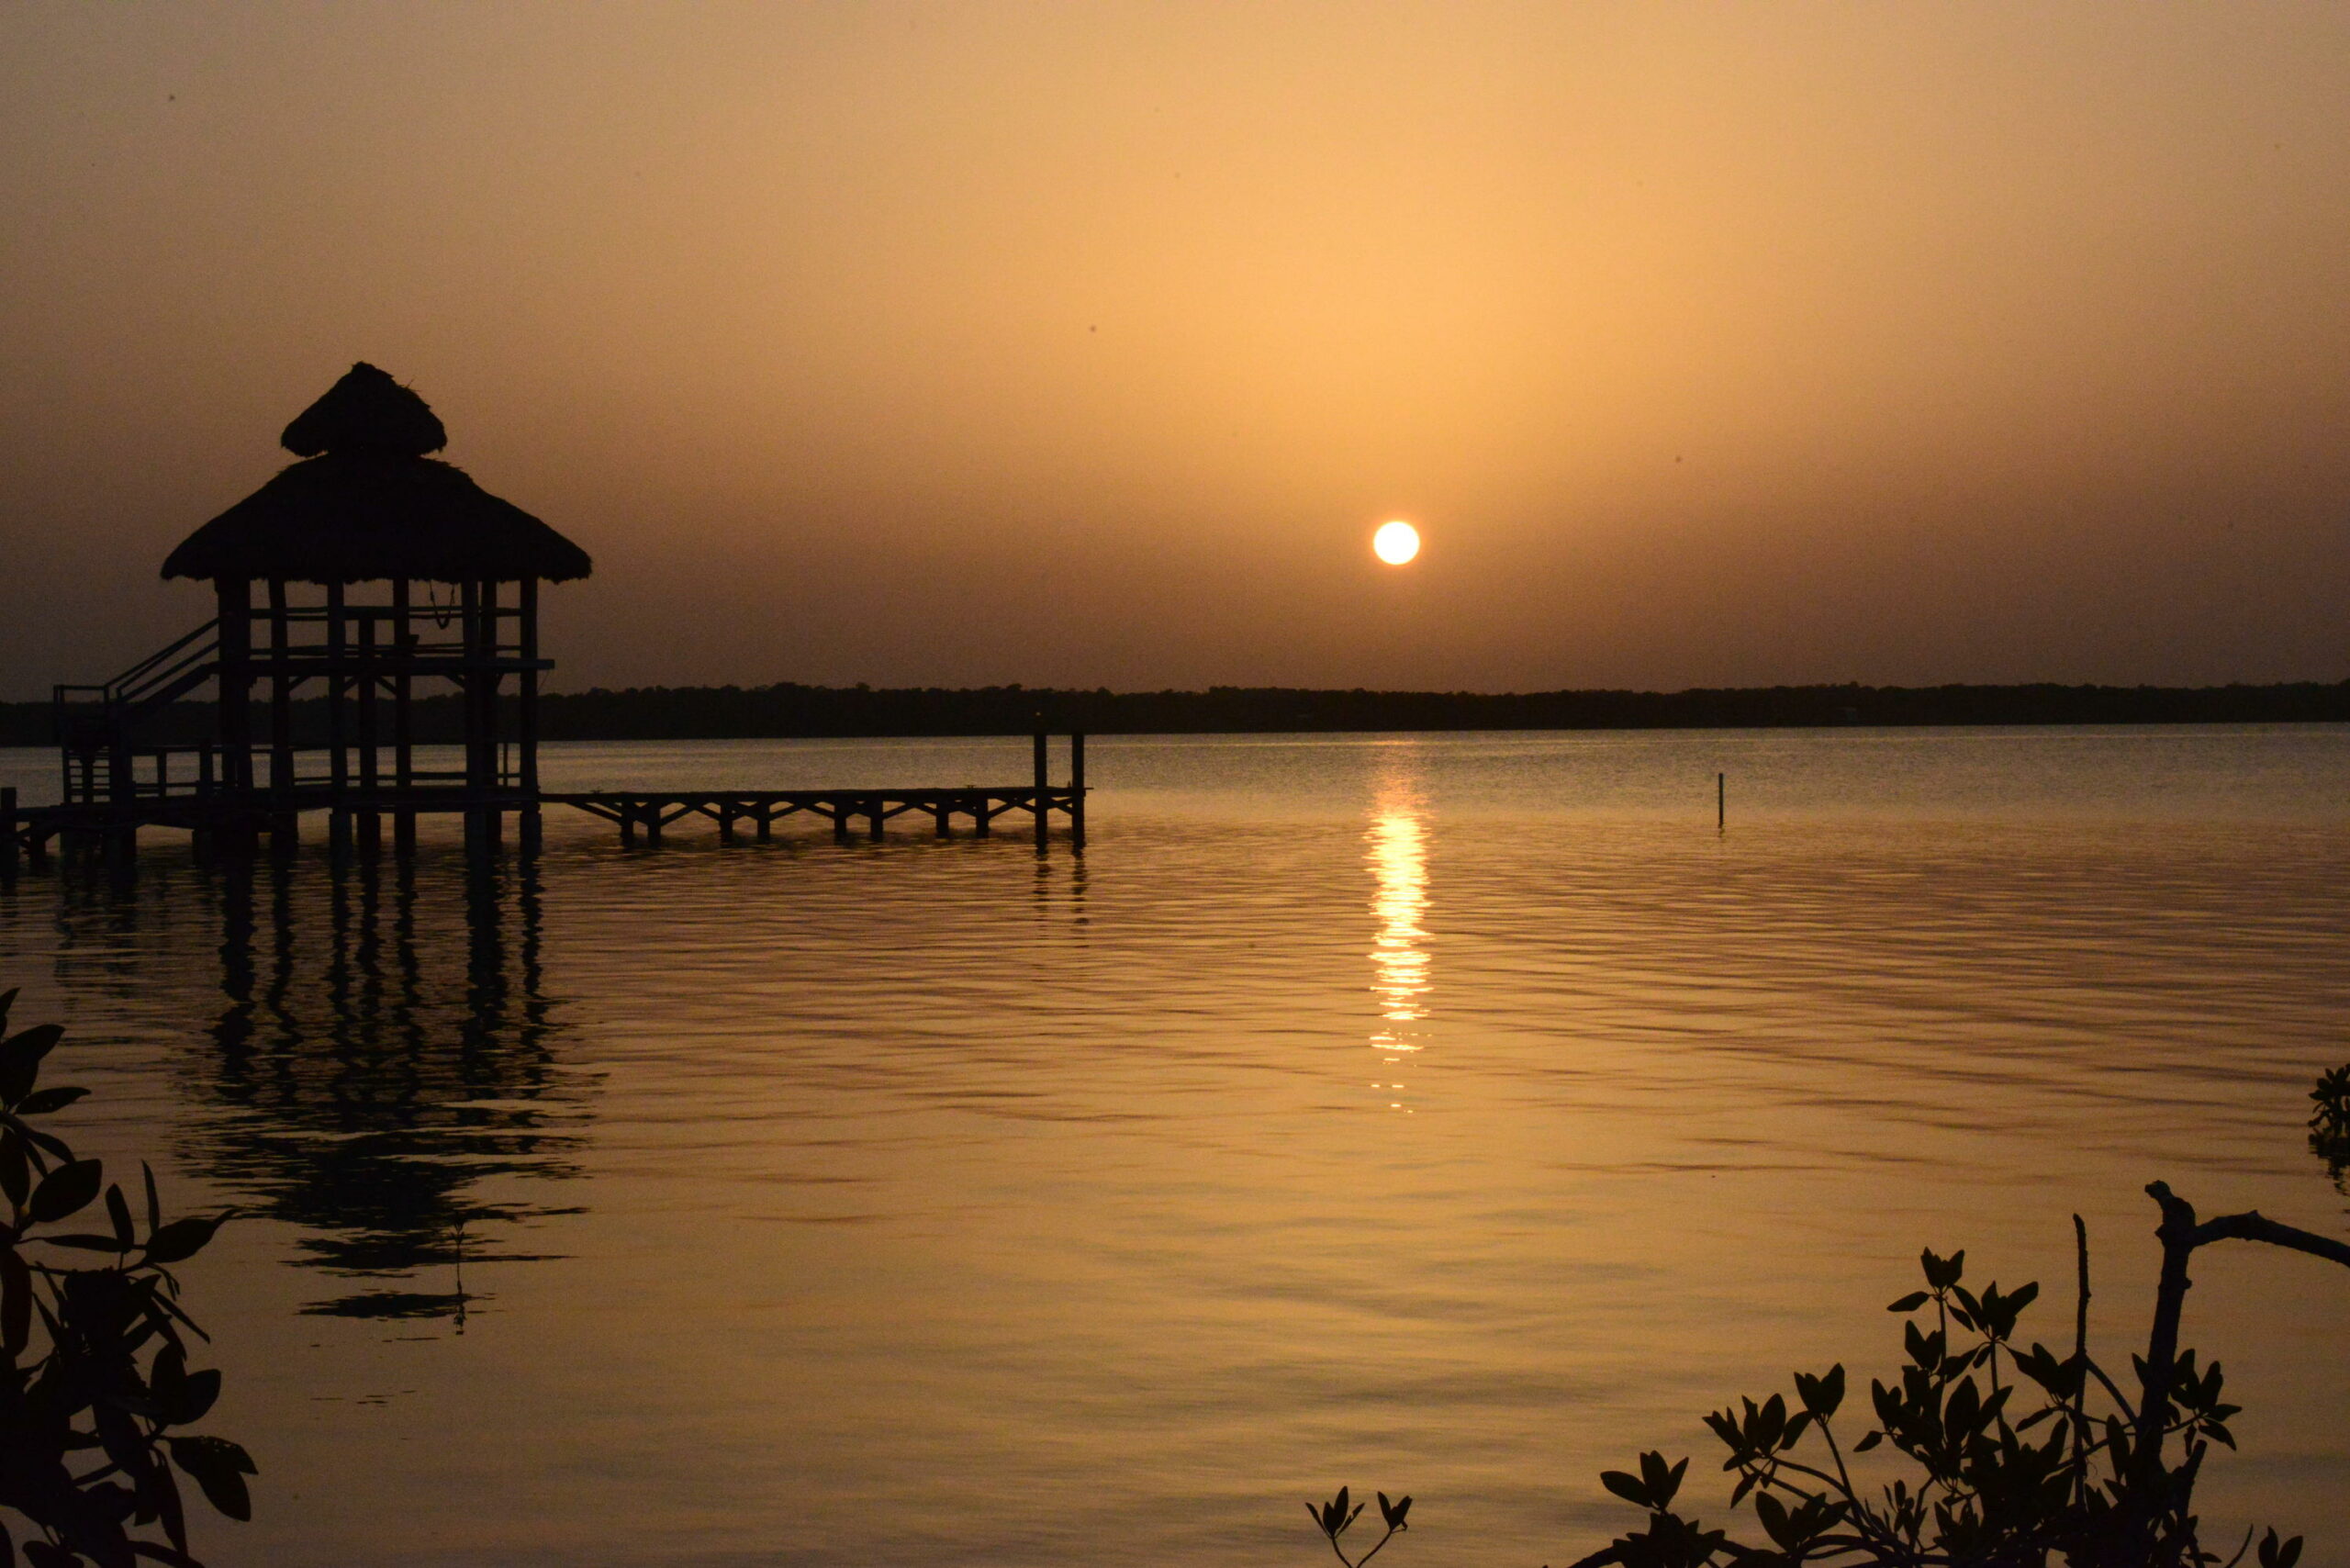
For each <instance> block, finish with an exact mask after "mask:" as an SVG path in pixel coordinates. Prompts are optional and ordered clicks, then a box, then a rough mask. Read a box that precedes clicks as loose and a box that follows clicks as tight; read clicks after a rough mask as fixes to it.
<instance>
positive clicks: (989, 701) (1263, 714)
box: [0, 681, 2350, 745]
mask: <svg viewBox="0 0 2350 1568" xmlns="http://www.w3.org/2000/svg"><path fill="white" fill-rule="evenodd" d="M163 717H167V718H168V720H169V729H168V730H167V731H163V732H160V733H159V734H157V735H156V736H155V739H157V740H185V741H193V740H196V739H199V738H201V737H202V736H203V735H205V734H207V732H208V731H209V728H210V725H211V722H212V711H211V704H209V703H204V702H189V703H183V704H180V705H178V706H177V707H176V708H175V709H174V710H173V711H172V712H171V713H170V714H169V715H167V716H163ZM417 718H418V722H419V733H418V737H417V738H418V739H419V740H422V741H428V742H430V741H441V740H453V739H454V738H456V734H457V720H458V707H457V700H456V699H455V698H453V697H446V698H432V699H429V700H425V701H422V702H420V703H418V704H417ZM1040 719H1041V721H1042V722H1043V724H1044V726H1045V727H1046V728H1047V729H1051V730H1055V731H1067V730H1083V731H1086V732H1087V733H1089V734H1268V733H1280V734H1287V733H1297V732H1316V731H1332V732H1337V731H1344V732H1361V731H1381V730H1651V729H1772V728H1791V729H1807V728H1825V727H1830V726H1835V725H1846V724H1860V725H1892V726H1908V725H1951V724H2227V723H2341V722H2350V681H2342V682H2339V683H2335V684H2331V685H2328V684H2322V683H2319V682H2315V681H2300V682H2294V683H2290V684H2285V685H2276V686H2209V687H2159V686H2055V685H2035V686H1925V687H1903V686H1773V687H1758V688H1745V689H1693V690H1688V691H1673V692H1658V691H1537V692H1513V693H1503V694H1489V693H1482V692H1460V691H1453V692H1440V691H1365V690H1360V689H1357V690H1351V691H1339V690H1316V689H1303V688H1287V687H1223V686H1220V687H1212V688H1210V689H1207V690H1205V691H1136V692H1113V691H1109V690H1107V689H1102V690H1095V691H1076V690H1065V689H1046V688H1023V687H1018V686H991V687H983V688H979V689H962V690H950V689H940V688H934V687H916V688H898V689H872V688H867V687H822V686H798V685H789V684H785V685H777V686H763V687H735V686H698V687H694V686H688V687H658V686H655V687H637V688H632V689H627V690H621V691H608V690H603V689H597V690H593V691H578V692H564V693H551V694H549V695H546V696H544V697H543V698H541V699H540V725H541V732H540V733H541V734H542V735H543V737H544V738H545V739H547V740H551V741H560V740H735V739H775V738H787V737H808V736H882V735H1004V734H1028V733H1029V732H1031V731H1032V730H1034V729H1035V728H1036V727H1037V724H1038V722H1039V720H1040ZM295 722H296V725H297V730H299V731H301V732H303V733H304V734H305V736H306V738H307V734H308V731H310V730H312V729H314V728H318V727H319V725H320V723H321V722H322V714H320V713H319V711H318V708H317V705H316V704H315V703H311V702H297V704H296V705H295ZM444 732H445V733H444ZM49 744H50V705H49V704H48V703H46V702H9V703H0V745H49Z"/></svg>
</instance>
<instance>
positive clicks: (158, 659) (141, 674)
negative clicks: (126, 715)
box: [50, 616, 220, 741]
mask: <svg viewBox="0 0 2350 1568" xmlns="http://www.w3.org/2000/svg"><path fill="white" fill-rule="evenodd" d="M219 626H220V620H219V617H218V616H215V617H213V619H211V620H209V621H207V622H205V623H204V624H203V625H201V626H198V627H197V628H196V630H195V631H193V632H190V633H187V634H186V635H185V636H183V637H180V638H178V639H177V640H175V641H173V642H172V643H169V644H165V645H164V646H162V647H161V648H159V649H157V650H156V651H155V652H153V653H151V654H150V655H147V656H146V657H145V658H143V659H141V660H140V661H139V662H138V663H137V664H135V665H133V666H130V667H129V669H127V670H125V671H123V672H122V673H121V674H120V675H117V676H116V677H115V678H113V679H112V680H109V681H107V682H106V683H105V684H104V685H102V686H90V685H84V684H78V683H73V682H67V681H60V682H59V683H57V685H55V686H54V687H52V688H50V722H51V727H52V729H53V731H54V733H55V734H56V735H57V738H58V739H59V740H60V741H64V740H65V739H66V738H67V735H68V729H69V724H68V719H67V712H66V710H67V706H68V704H70V703H72V702H73V701H74V700H77V699H78V700H82V701H85V702H86V701H95V704H96V706H97V709H98V711H97V712H96V713H95V714H93V715H87V717H90V718H95V720H97V721H98V722H99V723H101V724H110V723H111V722H113V721H114V720H115V718H116V716H117V709H119V708H120V707H121V706H122V705H123V704H124V703H126V702H129V701H130V700H133V699H135V698H137V697H139V696H141V695H144V694H145V693H146V692H149V691H152V690H154V689H157V688H158V687H160V686H161V685H162V684H163V683H165V682H167V681H169V680H172V679H173V678H176V677H178V676H181V675H184V674H185V673H186V672H187V671H188V670H189V669H190V668H191V667H192V666H195V665H196V663H197V662H198V661H200V660H203V659H206V658H208V657H210V656H211V655H213V654H215V653H216V652H218V648H219V640H218V637H217V636H214V635H213V634H214V633H217V632H218V630H219ZM206 637H212V639H213V640H212V641H210V642H208V643H206V644H204V646H202V647H200V648H195V649H194V650H193V651H191V644H195V643H196V642H197V641H199V640H200V639H203V638H206ZM173 659H176V660H177V661H178V662H176V663H174V664H171V665H170V666H169V667H168V668H163V667H161V666H164V665H165V664H166V661H170V660H173Z"/></svg>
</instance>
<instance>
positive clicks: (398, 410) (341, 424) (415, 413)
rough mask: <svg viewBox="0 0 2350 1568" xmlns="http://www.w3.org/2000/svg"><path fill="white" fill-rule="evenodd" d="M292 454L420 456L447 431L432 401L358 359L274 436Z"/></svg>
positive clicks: (441, 442) (436, 446)
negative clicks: (429, 401)
mask: <svg viewBox="0 0 2350 1568" xmlns="http://www.w3.org/2000/svg"><path fill="white" fill-rule="evenodd" d="M278 440H279V441H280V442H282V443H283V444H284V446H285V450H286V451H288V452H290V453H292V454H294V455H296V456H297V457H316V456H318V455H319V454H321V453H364V454H370V455H374V456H379V457H421V456H423V455H424V454H426V453H428V452H438V451H440V450H441V449H442V447H444V446H446V445H448V444H449V432H448V431H445V430H443V429H442V426H441V421H440V420H439V419H437V418H435V417H434V415H433V412H432V409H431V405H429V404H427V403H426V402H425V400H424V399H423V398H420V397H418V396H417V395H416V394H415V393H414V392H411V391H409V390H408V388H407V387H405V386H401V385H400V384H399V383H398V382H397V381H395V380H393V379H392V377H391V375H390V373H389V372H386V371H383V370H378V369H377V368H375V366H374V365H372V364H368V363H367V362H366V361H365V360H361V361H360V362H359V363H358V364H354V365H353V366H352V367H351V368H350V369H349V370H348V371H346V372H345V373H344V374H343V376H342V379H341V380H340V381H337V382H336V383H335V384H334V385H333V386H330V387H328V388H327V389H326V392H325V394H324V395H323V396H321V397H320V398H319V400H318V401H317V402H315V403H312V404H311V405H310V406H309V407H308V408H307V409H303V410H302V411H301V412H300V413H299V414H297V415H296V416H294V422H293V423H292V424H290V425H287V426H286V427H285V434H284V435H282V436H280V437H279V438H278Z"/></svg>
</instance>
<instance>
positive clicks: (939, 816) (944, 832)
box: [930, 801, 955, 838]
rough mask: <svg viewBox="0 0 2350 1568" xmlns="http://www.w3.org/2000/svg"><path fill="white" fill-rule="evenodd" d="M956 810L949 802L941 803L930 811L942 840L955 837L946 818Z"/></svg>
mask: <svg viewBox="0 0 2350 1568" xmlns="http://www.w3.org/2000/svg"><path fill="white" fill-rule="evenodd" d="M954 810H955V807H954V804H953V802H952V801H939V802H938V804H936V805H934V806H933V807H931V809H930V815H931V820H932V821H933V822H934V823H936V824H937V827H938V836H939V837H941V838H950V837H952V836H954V835H953V834H952V833H951V832H950V831H949V829H948V828H947V825H946V818H947V816H948V814H949V813H950V812H953V811H954Z"/></svg>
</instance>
